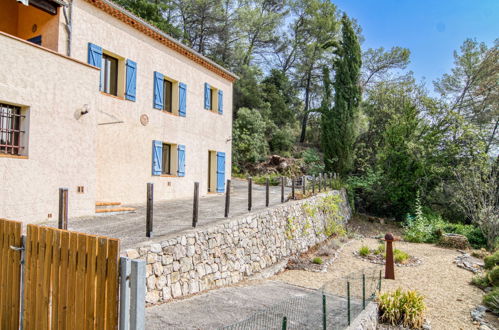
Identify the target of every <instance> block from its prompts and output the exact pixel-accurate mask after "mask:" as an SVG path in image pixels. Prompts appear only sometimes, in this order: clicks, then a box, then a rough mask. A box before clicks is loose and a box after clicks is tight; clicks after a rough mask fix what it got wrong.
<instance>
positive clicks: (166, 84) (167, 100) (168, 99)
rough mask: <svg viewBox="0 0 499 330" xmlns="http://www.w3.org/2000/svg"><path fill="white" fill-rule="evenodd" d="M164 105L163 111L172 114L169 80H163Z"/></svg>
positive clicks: (171, 92)
mask: <svg viewBox="0 0 499 330" xmlns="http://www.w3.org/2000/svg"><path fill="white" fill-rule="evenodd" d="M163 91H164V98H165V100H164V102H163V103H164V104H163V110H165V111H167V112H170V113H172V108H173V83H172V82H171V81H170V80H167V79H165V80H163Z"/></svg>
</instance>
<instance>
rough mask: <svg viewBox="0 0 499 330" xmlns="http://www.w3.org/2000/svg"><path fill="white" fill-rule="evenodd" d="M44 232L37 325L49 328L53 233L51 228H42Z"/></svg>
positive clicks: (41, 327)
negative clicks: (40, 305) (39, 307)
mask: <svg viewBox="0 0 499 330" xmlns="http://www.w3.org/2000/svg"><path fill="white" fill-rule="evenodd" d="M43 231H44V232H45V251H44V252H45V257H44V258H43V277H42V281H41V282H42V291H41V292H42V298H41V301H42V308H41V315H40V323H39V324H37V327H39V328H40V329H49V328H50V326H49V314H50V306H49V304H50V287H51V285H50V284H51V278H50V270H51V267H50V264H51V263H52V236H53V235H54V231H53V230H49V229H47V228H44V229H43Z"/></svg>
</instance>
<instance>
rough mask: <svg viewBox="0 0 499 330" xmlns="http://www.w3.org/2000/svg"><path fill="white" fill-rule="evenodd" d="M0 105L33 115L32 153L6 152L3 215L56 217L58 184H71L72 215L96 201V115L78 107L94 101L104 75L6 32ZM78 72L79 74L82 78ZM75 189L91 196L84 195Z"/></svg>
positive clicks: (0, 168) (0, 179)
mask: <svg viewBox="0 0 499 330" xmlns="http://www.w3.org/2000/svg"><path fill="white" fill-rule="evenodd" d="M0 49H2V50H8V51H2V55H1V60H0V103H8V104H13V105H19V106H22V107H23V109H27V112H28V114H29V130H28V133H29V150H28V153H27V158H9V157H4V156H2V155H0V217H2V218H8V219H14V220H21V221H25V222H39V221H43V220H46V219H47V217H48V214H52V217H53V218H57V215H58V189H59V188H61V187H66V188H68V189H69V201H70V204H69V205H70V216H80V215H85V214H89V213H91V212H92V211H93V210H94V208H95V205H94V202H95V180H96V176H95V166H96V160H95V150H96V147H95V145H96V141H95V135H96V125H95V121H96V118H95V116H96V114H95V112H91V113H89V114H88V115H85V116H83V117H82V118H81V119H79V120H76V119H75V117H74V114H75V111H77V110H78V109H80V108H82V107H83V105H84V104H89V106H90V108H92V107H94V103H95V97H94V96H95V91H94V90H95V88H97V87H98V77H99V72H98V71H97V70H95V69H94V68H92V67H90V66H87V65H85V64H82V63H77V62H76V61H74V60H71V59H68V58H65V57H63V56H59V55H56V54H54V53H52V52H49V51H47V50H44V49H41V48H40V47H37V46H34V45H32V44H31V43H28V42H24V41H21V40H17V39H14V38H12V37H9V36H6V35H4V34H0ZM76 77H77V79H76ZM77 186H84V187H85V193H83V194H78V193H77V192H76V189H77Z"/></svg>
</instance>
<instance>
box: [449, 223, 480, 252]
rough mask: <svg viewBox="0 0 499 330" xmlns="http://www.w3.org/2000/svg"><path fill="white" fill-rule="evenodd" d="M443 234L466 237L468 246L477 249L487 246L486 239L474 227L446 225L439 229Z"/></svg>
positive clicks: (459, 224) (457, 224) (478, 229)
mask: <svg viewBox="0 0 499 330" xmlns="http://www.w3.org/2000/svg"><path fill="white" fill-rule="evenodd" d="M439 229H441V230H442V231H443V232H444V233H453V234H459V235H463V236H466V238H468V242H469V243H470V245H471V246H472V247H473V248H475V249H479V248H482V247H485V246H487V239H486V238H485V236H484V235H483V233H482V230H481V229H480V228H478V227H477V226H474V225H463V224H461V223H446V224H444V225H443V226H442V227H441V228H439Z"/></svg>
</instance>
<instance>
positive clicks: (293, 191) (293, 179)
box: [291, 177, 295, 199]
mask: <svg viewBox="0 0 499 330" xmlns="http://www.w3.org/2000/svg"><path fill="white" fill-rule="evenodd" d="M291 199H295V177H291Z"/></svg>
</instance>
